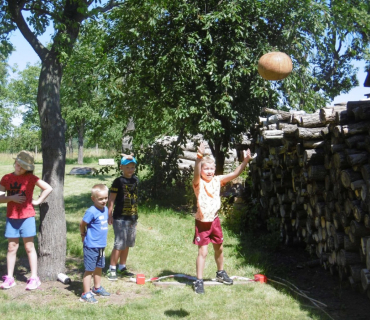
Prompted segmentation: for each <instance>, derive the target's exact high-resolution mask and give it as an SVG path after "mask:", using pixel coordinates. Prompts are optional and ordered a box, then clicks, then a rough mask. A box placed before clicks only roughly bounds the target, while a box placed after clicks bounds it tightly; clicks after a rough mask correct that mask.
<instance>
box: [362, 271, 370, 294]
mask: <svg viewBox="0 0 370 320" xmlns="http://www.w3.org/2000/svg"><path fill="white" fill-rule="evenodd" d="M361 284H362V288H363V289H364V290H367V289H368V288H370V271H369V270H368V269H362V270H361Z"/></svg>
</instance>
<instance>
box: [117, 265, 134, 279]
mask: <svg viewBox="0 0 370 320" xmlns="http://www.w3.org/2000/svg"><path fill="white" fill-rule="evenodd" d="M117 273H118V274H119V275H120V276H122V277H133V276H134V275H135V274H134V273H132V272H130V271H128V270H127V268H126V267H124V268H123V269H121V270H120V269H118V270H117Z"/></svg>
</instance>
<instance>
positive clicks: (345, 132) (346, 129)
mask: <svg viewBox="0 0 370 320" xmlns="http://www.w3.org/2000/svg"><path fill="white" fill-rule="evenodd" d="M336 128H337V130H338V134H337V135H336V134H335V133H336V131H334V134H335V135H336V136H339V135H342V136H344V137H347V136H353V135H355V134H362V133H364V132H366V133H367V132H368V130H369V128H370V121H360V122H355V123H349V124H345V125H342V126H337V127H336Z"/></svg>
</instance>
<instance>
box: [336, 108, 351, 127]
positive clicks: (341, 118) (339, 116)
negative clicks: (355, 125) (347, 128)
mask: <svg viewBox="0 0 370 320" xmlns="http://www.w3.org/2000/svg"><path fill="white" fill-rule="evenodd" d="M335 123H336V124H340V125H343V124H346V123H348V114H347V110H341V111H338V112H336V113H335Z"/></svg>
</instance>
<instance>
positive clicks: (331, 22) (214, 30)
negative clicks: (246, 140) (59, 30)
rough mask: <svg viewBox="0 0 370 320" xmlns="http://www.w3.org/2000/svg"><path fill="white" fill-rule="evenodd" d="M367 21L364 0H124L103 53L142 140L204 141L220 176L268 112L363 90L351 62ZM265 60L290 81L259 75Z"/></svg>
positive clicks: (363, 45) (365, 41)
mask: <svg viewBox="0 0 370 320" xmlns="http://www.w3.org/2000/svg"><path fill="white" fill-rule="evenodd" d="M368 12H369V3H368V1H364V0H356V1H351V2H347V1H344V2H343V1H333V0H332V1H319V0H317V1H314V0H304V1H292V0H278V1H275V0H264V1H257V0H234V1H218V0H214V1H213V0H210V1H209V0H207V1H182V0H174V1H171V2H164V3H160V2H158V3H157V4H156V5H153V4H151V3H149V2H147V1H144V0H128V1H125V4H124V5H123V6H122V7H121V8H119V9H117V10H114V12H112V14H111V20H112V22H111V26H110V32H109V35H108V37H107V47H109V48H113V51H112V58H114V59H115V61H116V64H117V65H118V66H119V68H117V69H116V71H118V74H117V77H121V78H122V87H121V90H122V99H124V100H125V102H126V103H127V105H128V106H129V108H130V110H131V111H130V112H131V113H132V114H133V117H134V121H135V124H136V126H137V127H140V133H139V134H140V137H136V138H137V139H138V140H137V141H139V140H140V139H141V140H143V139H145V138H147V139H150V137H152V138H153V137H155V136H157V135H160V134H168V133H178V132H179V131H180V130H183V131H184V135H186V134H196V133H202V134H203V135H204V138H205V139H207V140H208V141H210V143H211V149H212V151H213V153H214V155H215V156H216V159H217V160H218V163H217V167H218V168H217V171H218V172H220V171H221V170H222V169H221V168H222V166H223V158H224V155H225V153H224V152H225V150H226V148H227V147H228V146H229V145H230V143H231V141H232V140H233V139H237V137H238V134H240V133H241V132H242V131H245V130H246V129H247V128H248V126H249V125H251V124H252V123H253V122H254V121H255V119H256V116H257V115H258V114H259V113H260V109H261V108H262V107H277V106H278V105H280V107H282V106H289V108H295V109H304V110H314V109H316V108H319V107H322V106H323V105H324V104H325V103H326V101H328V99H330V98H333V97H334V96H336V95H337V94H339V93H341V92H346V91H348V90H349V89H350V88H352V87H353V86H354V85H356V84H357V80H356V77H355V72H356V70H354V69H353V68H351V67H350V62H351V61H352V60H353V59H360V58H362V57H363V52H364V51H366V50H368V45H369V37H368V35H369V23H368V18H369V13H368ZM269 51H283V52H286V53H287V54H288V55H290V56H291V58H292V60H293V64H294V71H293V73H292V74H291V75H290V76H289V77H288V78H287V79H286V80H284V81H280V82H269V81H265V80H263V79H262V78H261V77H260V76H259V75H258V73H257V62H258V59H259V58H260V57H261V56H262V55H263V54H264V53H266V52H269ZM149 115H150V121H149V118H148V117H149ZM139 138H140V139H139Z"/></svg>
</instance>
